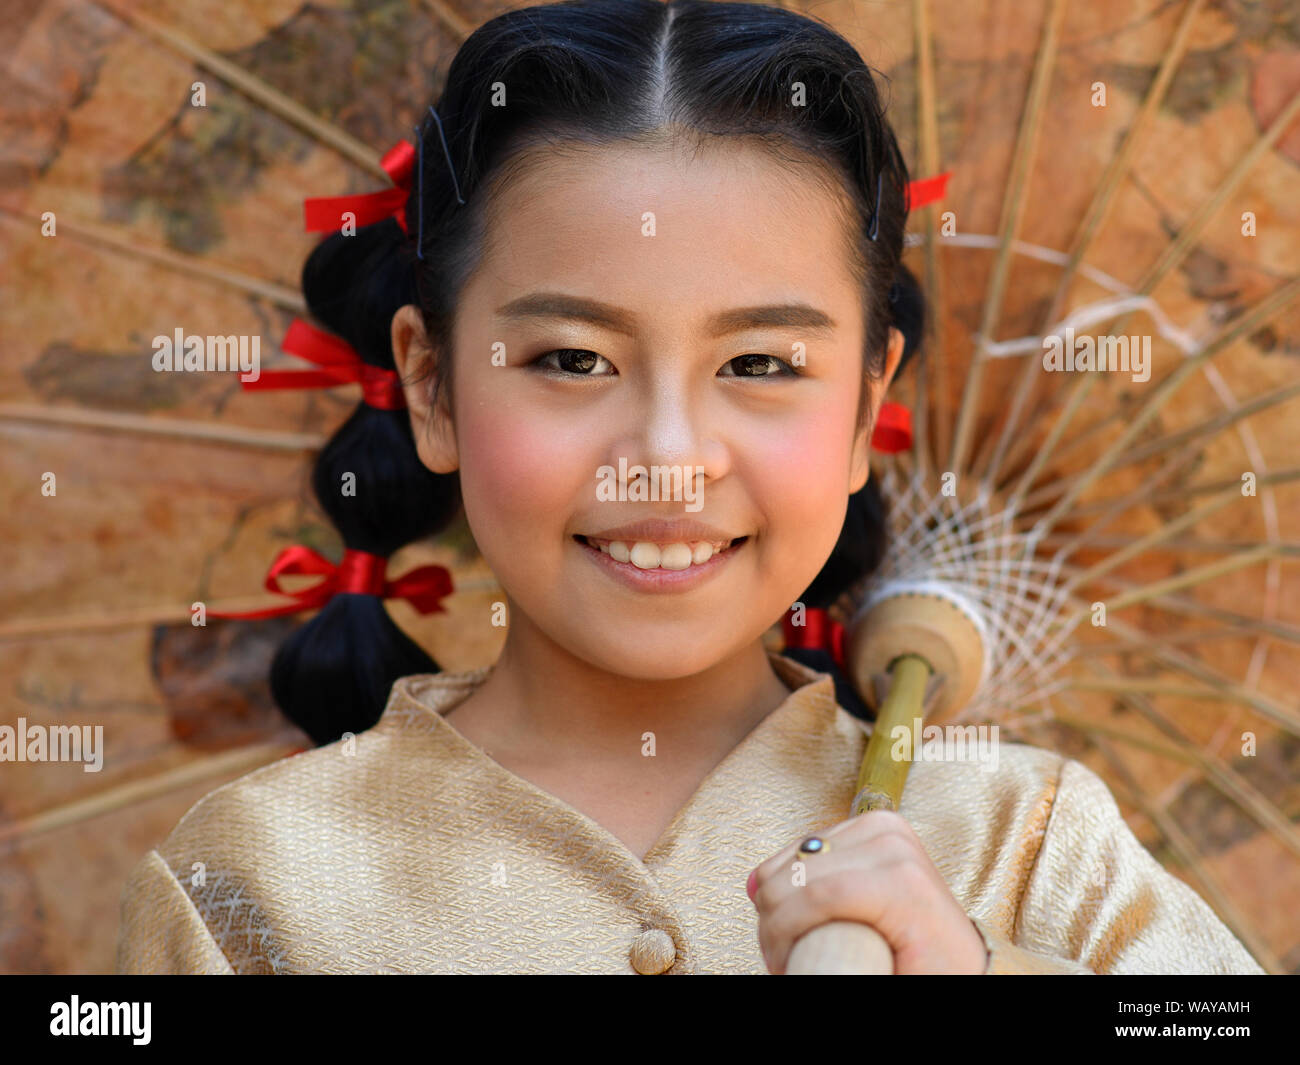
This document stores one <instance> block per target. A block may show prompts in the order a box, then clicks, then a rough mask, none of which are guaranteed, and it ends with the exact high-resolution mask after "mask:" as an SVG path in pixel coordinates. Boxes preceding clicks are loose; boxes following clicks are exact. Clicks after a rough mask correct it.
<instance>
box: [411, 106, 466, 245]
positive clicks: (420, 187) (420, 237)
mask: <svg viewBox="0 0 1300 1065" xmlns="http://www.w3.org/2000/svg"><path fill="white" fill-rule="evenodd" d="M429 114H431V115H433V121H434V122H435V123H436V124H437V126H438V139H439V140H440V141H442V154H443V155H444V156H446V159H447V172H448V173H450V174H451V183H452V187H453V188H455V190H456V202H457V203H458V204H460V205H461V206H462V207H463V206H464V205H465V201H464V199H462V198H461V195H460V182H459V181H457V180H456V168H455V166H453V165H452V162H451V149H450V148H448V147H447V137H446V135H445V134H444V133H443V132H442V119H440V118H439V117H438V112H437V111H435V110H434V109H433V107H432V106H430V107H429ZM415 143H416V147H417V149H418V158H417V160H416V169H417V170H419V172H420V175H419V180H418V181H417V184H416V198H417V199H418V200H419V201H420V202H419V203H418V204H416V209H417V211H418V214H419V218H420V223H419V228H418V229H417V230H416V238H415V255H416V258H418V259H419V260H420V261H421V262H423V261H424V135H423V134H422V133H421V132H420V127H419V126H416V127H415Z"/></svg>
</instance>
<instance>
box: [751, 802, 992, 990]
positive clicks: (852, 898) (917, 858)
mask: <svg viewBox="0 0 1300 1065" xmlns="http://www.w3.org/2000/svg"><path fill="white" fill-rule="evenodd" d="M816 834H817V835H818V836H819V837H820V838H821V839H823V840H825V841H826V842H827V843H828V844H829V847H828V849H827V853H825V854H814V855H812V856H810V857H808V858H805V859H803V866H804V883H802V884H797V883H795V882H794V875H793V872H792V870H793V868H794V862H795V856H796V854H797V853H798V850H799V844H800V843H802V842H803V841H804V839H807V836H803V837H801V838H800V839H799V840H798V841H797V842H795V843H792V844H790V846H788V847H786V848H784V849H783V850H781V851H779V852H778V853H777V854H775V855H773V856H772V857H771V858H769V859H768V860H767V861H765V862H763V864H762V865H760V866H759V867H758V868H757V869H756V870H755V871H754V872H753V873H752V874H750V884H749V897H750V900H751V901H752V902H753V903H754V907H755V908H756V909H757V910H758V943H759V946H760V947H761V948H762V951H763V959H764V961H765V962H766V963H767V967H768V971H769V972H771V973H773V974H774V975H780V974H782V973H784V972H785V966H786V961H787V960H788V958H789V956H790V950H791V949H792V948H793V947H794V944H795V942H796V941H797V940H798V939H799V938H800V937H801V936H803V935H804V934H805V933H806V932H809V931H811V930H812V929H814V928H816V927H817V926H818V925H822V924H825V923H826V922H828V921H834V920H843V921H860V922H862V923H863V924H867V925H870V926H871V927H872V928H874V929H875V930H876V931H877V932H879V933H880V935H882V936H883V937H884V938H885V940H886V941H887V942H888V943H889V946H890V949H891V950H892V951H893V952H894V972H895V973H896V974H898V975H900V976H904V975H910V974H920V973H950V974H962V975H967V974H969V975H977V974H980V973H983V972H984V969H985V966H986V964H987V960H988V959H987V954H986V951H985V949H984V940H983V938H982V937H981V936H980V934H979V930H978V929H977V928H976V927H975V925H974V923H973V922H972V921H971V919H970V918H969V917H967V916H966V914H965V913H964V912H963V911H962V908H961V904H960V903H958V901H957V900H956V899H955V898H954V897H953V894H952V892H951V891H949V890H948V885H947V884H946V883H945V882H944V879H943V877H942V876H941V875H940V873H939V870H938V869H936V868H935V866H934V863H933V862H932V861H930V856H929V855H928V854H926V852H925V847H924V846H923V845H922V843H921V841H920V840H919V839H918V838H917V836H916V833H915V832H913V831H912V826H911V825H909V824H908V823H907V820H906V819H905V818H904V817H903V816H902V815H901V814H898V813H895V812H893V811H890V810H871V811H868V812H867V813H865V814H860V815H858V816H856V817H852V818H850V819H849V820H847V821H843V822H841V823H840V824H838V825H836V826H835V827H834V828H831V829H828V830H827V831H825V832H818V833H816Z"/></svg>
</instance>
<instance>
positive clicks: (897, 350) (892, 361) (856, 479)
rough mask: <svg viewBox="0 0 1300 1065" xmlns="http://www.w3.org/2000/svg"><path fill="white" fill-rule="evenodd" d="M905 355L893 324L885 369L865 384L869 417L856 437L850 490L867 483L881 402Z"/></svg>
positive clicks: (899, 333) (850, 491)
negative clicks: (879, 375) (873, 438)
mask: <svg viewBox="0 0 1300 1065" xmlns="http://www.w3.org/2000/svg"><path fill="white" fill-rule="evenodd" d="M902 358H903V334H902V333H901V332H899V330H898V329H896V328H895V327H894V326H890V327H889V348H888V349H887V350H886V352H885V373H884V376H883V377H881V378H880V380H878V381H873V380H871V379H870V378H868V379H867V380H866V381H865V382H864V384H863V387H864V388H867V389H869V390H870V394H869V395H868V397H867V420H866V422H865V423H864V426H863V429H862V431H861V432H859V433H858V435H857V436H856V437H855V438H854V440H853V459H852V463H851V466H850V473H849V493H850V494H852V493H854V492H860V491H862V489H863V488H864V487H865V486H866V483H867V478H868V477H869V476H870V475H871V462H870V457H871V434H872V432H873V431H874V430H875V428H876V418H877V417H878V416H879V415H880V405H881V404H882V403H884V402H885V390H886V389H888V388H889V384H890V382H891V381H893V379H894V374H896V373H897V372H898V364H899V362H900V361H901V360H902Z"/></svg>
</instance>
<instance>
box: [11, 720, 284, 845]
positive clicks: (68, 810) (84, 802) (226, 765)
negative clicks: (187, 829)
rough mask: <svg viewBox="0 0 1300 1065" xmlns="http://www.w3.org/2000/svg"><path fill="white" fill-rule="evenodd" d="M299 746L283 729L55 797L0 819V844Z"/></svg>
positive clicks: (241, 770) (264, 761)
mask: <svg viewBox="0 0 1300 1065" xmlns="http://www.w3.org/2000/svg"><path fill="white" fill-rule="evenodd" d="M301 749H302V744H301V742H300V741H299V740H298V739H297V738H296V737H295V736H294V734H293V733H289V732H284V733H281V734H280V736H279V738H276V739H273V740H268V741H267V742H265V743H259V744H257V745H255V746H252V747H237V748H235V749H234V750H232V751H223V752H222V753H221V754H215V755H210V756H208V757H205V758H198V759H195V760H193V761H190V762H186V763H185V764H184V765H180V766H176V767H174V768H172V769H167V770H164V771H163V772H161V773H155V774H153V775H152V776H148V777H144V778H143V779H139V780H130V781H127V782H126V783H124V784H117V785H114V786H112V787H108V788H105V789H103V790H102V791H98V792H96V793H95V794H93V795H90V796H87V797H86V798H82V799H74V800H73V801H71V802H65V803H60V804H58V805H57V806H52V807H50V808H49V809H46V810H42V811H41V812H40V813H37V814H33V815H31V816H30V817H24V818H20V819H19V820H16V821H13V822H11V823H9V824H7V825H0V844H4V843H8V842H9V841H10V840H28V839H31V838H32V837H33V836H39V835H41V834H42V833H45V832H52V831H54V830H55V829H59V828H67V827H69V826H71V825H77V824H81V823H83V822H85V821H89V820H91V819H92V818H95V817H102V816H103V815H104V814H109V813H114V812H115V811H117V810H121V809H124V808H125V807H128V806H131V805H134V804H136V803H141V802H147V801H149V800H150V799H156V798H158V797H159V796H160V795H166V794H168V793H169V792H173V791H177V790H179V789H181V788H185V787H189V786H190V785H191V784H197V783H200V782H201V781H204V780H210V779H211V778H212V777H215V776H221V775H223V774H226V773H235V774H238V775H241V776H242V775H243V774H245V773H251V772H252V771H253V770H254V769H257V768H259V767H261V766H264V765H270V764H271V763H272V762H277V761H279V760H280V759H281V758H287V757H288V756H289V755H291V754H294V753H295V752H296V751H299V750H301Z"/></svg>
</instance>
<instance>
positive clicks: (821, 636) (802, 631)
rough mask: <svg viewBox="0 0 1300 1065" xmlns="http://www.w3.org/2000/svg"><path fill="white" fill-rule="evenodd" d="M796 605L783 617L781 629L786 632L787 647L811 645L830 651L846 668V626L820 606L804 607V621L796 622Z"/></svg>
mask: <svg viewBox="0 0 1300 1065" xmlns="http://www.w3.org/2000/svg"><path fill="white" fill-rule="evenodd" d="M793 619H794V607H791V608H790V609H789V610H787V611H786V612H785V616H784V617H783V618H782V619H781V631H782V632H783V633H784V634H785V645H786V647H810V648H813V649H814V650H821V651H829V652H830V653H831V657H832V658H833V659H834V660H835V664H836V665H837V666H839V667H840V669H843V668H844V626H843V625H841V624H840V623H839V622H838V621H834V620H832V619H831V616H830V615H829V614H828V613H827V612H826V611H825V610H823V609H821V608H820V607H815V606H814V607H806V608H805V609H804V623H803V624H802V625H796V624H794V621H793Z"/></svg>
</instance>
